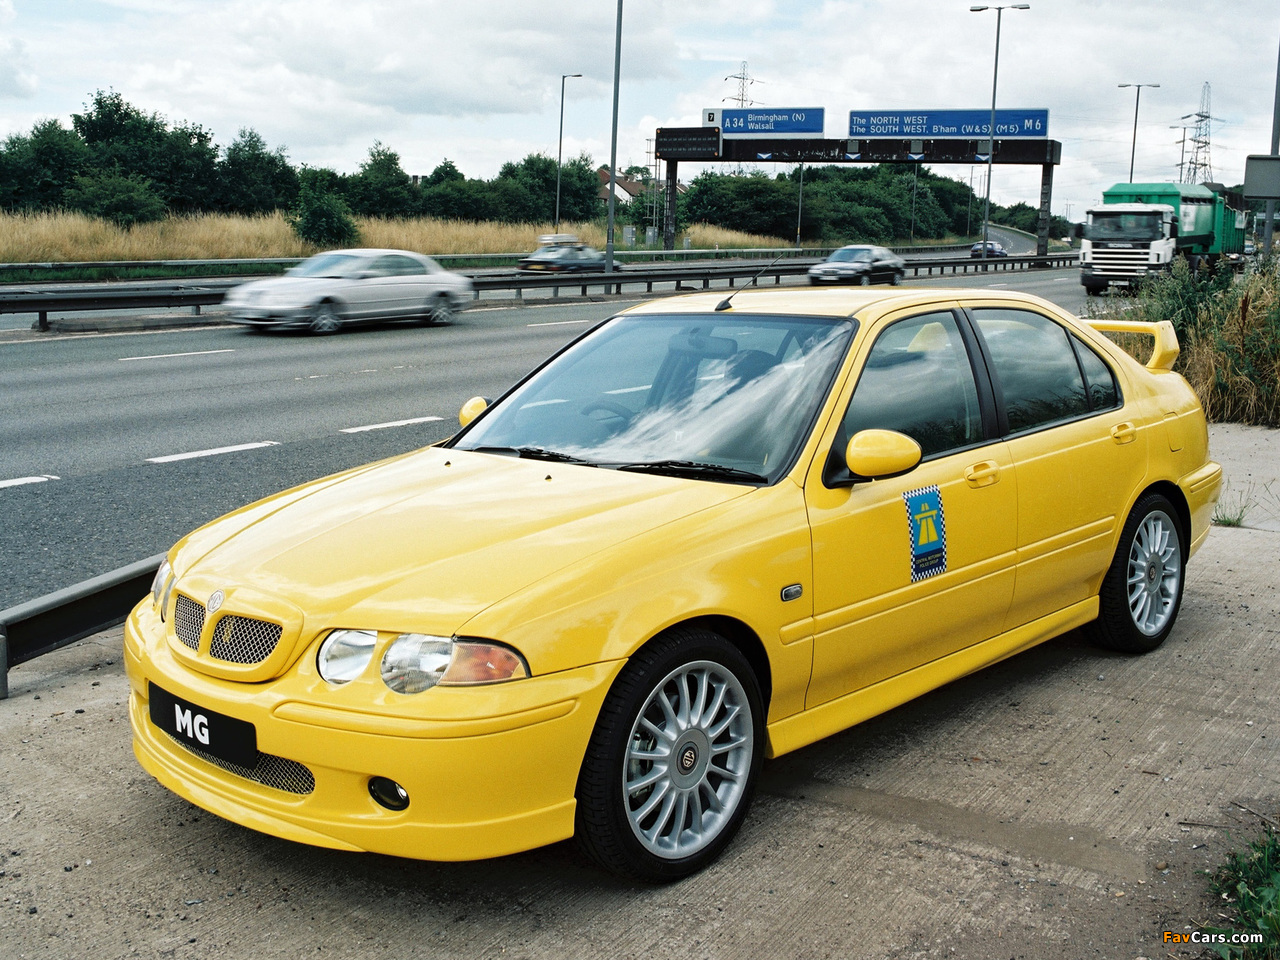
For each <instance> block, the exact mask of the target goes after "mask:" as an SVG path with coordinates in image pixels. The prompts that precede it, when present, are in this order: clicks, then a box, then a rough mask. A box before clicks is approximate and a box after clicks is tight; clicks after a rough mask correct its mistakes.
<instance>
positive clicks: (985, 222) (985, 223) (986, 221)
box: [969, 3, 1031, 261]
mask: <svg viewBox="0 0 1280 960" xmlns="http://www.w3.org/2000/svg"><path fill="white" fill-rule="evenodd" d="M1006 6H1007V7H1008V8H1009V9H1010V10H1030V9H1031V4H1029V3H1011V4H1002V5H998V6H993V5H985V4H984V5H982V6H973V7H970V8H969V12H970V13H981V12H982V11H983V10H994V11H995V12H996V55H995V65H994V66H993V67H992V69H991V129H990V130H988V131H987V134H988V136H990V138H991V140H990V142H989V144H988V146H989V149H988V150H987V199H986V202H985V203H984V205H983V208H982V259H983V260H984V261H985V260H986V259H987V234H988V228H989V227H990V225H991V167H992V164H993V163H995V157H996V81H997V80H998V79H999V77H1000V19H1001V17H1002V16H1003V15H1004V10H1005V7H1006Z"/></svg>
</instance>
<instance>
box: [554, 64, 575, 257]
mask: <svg viewBox="0 0 1280 960" xmlns="http://www.w3.org/2000/svg"><path fill="white" fill-rule="evenodd" d="M580 76H582V74H580V73H562V74H560V139H559V140H557V141H556V219H555V226H554V227H553V228H552V232H553V233H559V232H560V165H561V161H562V159H563V157H564V82H565V81H566V80H567V79H569V78H570V77H580Z"/></svg>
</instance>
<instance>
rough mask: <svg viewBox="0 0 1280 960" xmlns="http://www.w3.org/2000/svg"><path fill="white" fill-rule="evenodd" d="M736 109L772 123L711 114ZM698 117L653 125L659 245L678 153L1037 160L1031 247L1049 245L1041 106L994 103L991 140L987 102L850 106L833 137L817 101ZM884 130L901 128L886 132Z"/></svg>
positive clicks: (760, 158) (704, 157)
mask: <svg viewBox="0 0 1280 960" xmlns="http://www.w3.org/2000/svg"><path fill="white" fill-rule="evenodd" d="M742 113H750V114H758V115H766V114H775V115H778V116H777V117H776V118H775V119H774V120H773V121H772V122H773V124H774V126H772V127H770V128H768V129H762V128H761V124H762V123H764V122H767V121H762V120H752V121H751V123H750V127H749V128H746V124H747V121H746V120H745V119H743V126H739V125H738V124H737V118H736V116H735V117H734V118H733V119H734V124H735V128H734V131H733V132H732V133H729V132H726V131H725V129H724V128H723V127H722V126H720V125H719V123H716V122H714V121H719V122H720V123H723V122H724V120H725V117H726V115H737V114H742ZM815 113H816V114H817V115H818V116H817V118H815V117H814V114H815ZM796 114H800V115H803V116H804V117H805V118H807V123H808V127H809V128H808V129H806V130H805V131H804V132H802V133H801V132H792V131H788V130H787V129H786V127H787V126H792V127H794V125H795V123H796V122H797V121H795V120H793V119H792V115H796ZM784 117H785V121H784ZM702 118H703V123H704V125H703V126H701V127H659V128H658V130H657V133H656V136H655V143H654V152H655V153H656V155H657V156H658V158H659V159H660V160H663V161H665V162H666V165H667V217H666V230H665V234H664V237H663V245H664V247H665V248H666V249H668V250H672V249H675V242H676V211H675V201H676V183H677V179H678V176H677V172H678V169H679V164H680V161H681V160H684V161H702V162H706V161H717V160H719V161H728V162H731V163H809V164H828V163H929V164H977V163H987V162H988V160H990V162H991V163H994V164H1003V165H1009V164H1016V165H1021V166H1029V165H1035V166H1039V167H1040V170H1041V175H1040V211H1039V217H1038V218H1037V221H1036V253H1037V254H1038V255H1039V256H1045V255H1047V254H1048V252H1049V207H1050V203H1051V201H1052V197H1053V168H1054V167H1055V166H1057V165H1058V164H1060V163H1061V162H1062V143H1061V142H1060V141H1057V140H1050V139H1048V128H1049V111H1048V110H1027V109H1016V110H1007V109H1006V110H997V111H996V137H995V140H994V141H992V140H991V139H990V137H989V131H990V128H991V112H990V111H989V110H915V111H909V110H875V111H869V110H854V111H850V113H849V131H850V133H849V136H848V137H847V138H842V139H838V140H829V139H825V138H823V137H822V135H821V134H822V128H821V111H820V110H819V109H817V108H809V109H792V108H786V109H772V110H754V109H753V110H717V109H707V110H704V111H703V112H702ZM799 122H801V123H804V122H805V120H801V121H799ZM815 124H816V126H817V129H818V132H817V133H816V134H815V133H814V132H813V127H814V126H815ZM744 128H746V129H745V132H744ZM863 130H866V131H868V133H867V135H862V134H861V131H863ZM872 131H874V135H873V133H872ZM881 131H885V132H884V133H881ZM889 131H901V132H900V133H892V134H890V133H889Z"/></svg>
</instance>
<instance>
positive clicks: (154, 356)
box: [116, 348, 235, 361]
mask: <svg viewBox="0 0 1280 960" xmlns="http://www.w3.org/2000/svg"><path fill="white" fill-rule="evenodd" d="M210 353H235V350H232V349H230V348H228V349H226V350H192V351H191V352H190V353H154V354H152V355H151V356H149V357H116V359H117V360H120V361H125V360H168V359H169V358H170V357H203V356H205V355H206V354H210Z"/></svg>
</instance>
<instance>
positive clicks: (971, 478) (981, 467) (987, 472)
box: [964, 460, 1000, 487]
mask: <svg viewBox="0 0 1280 960" xmlns="http://www.w3.org/2000/svg"><path fill="white" fill-rule="evenodd" d="M964 479H965V481H966V482H967V483H968V484H969V486H971V487H989V486H991V484H993V483H995V482H996V481H997V480H999V479H1000V465H999V464H998V463H996V462H995V461H994V460H983V461H982V462H981V463H975V464H973V466H970V467H965V468H964Z"/></svg>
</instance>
